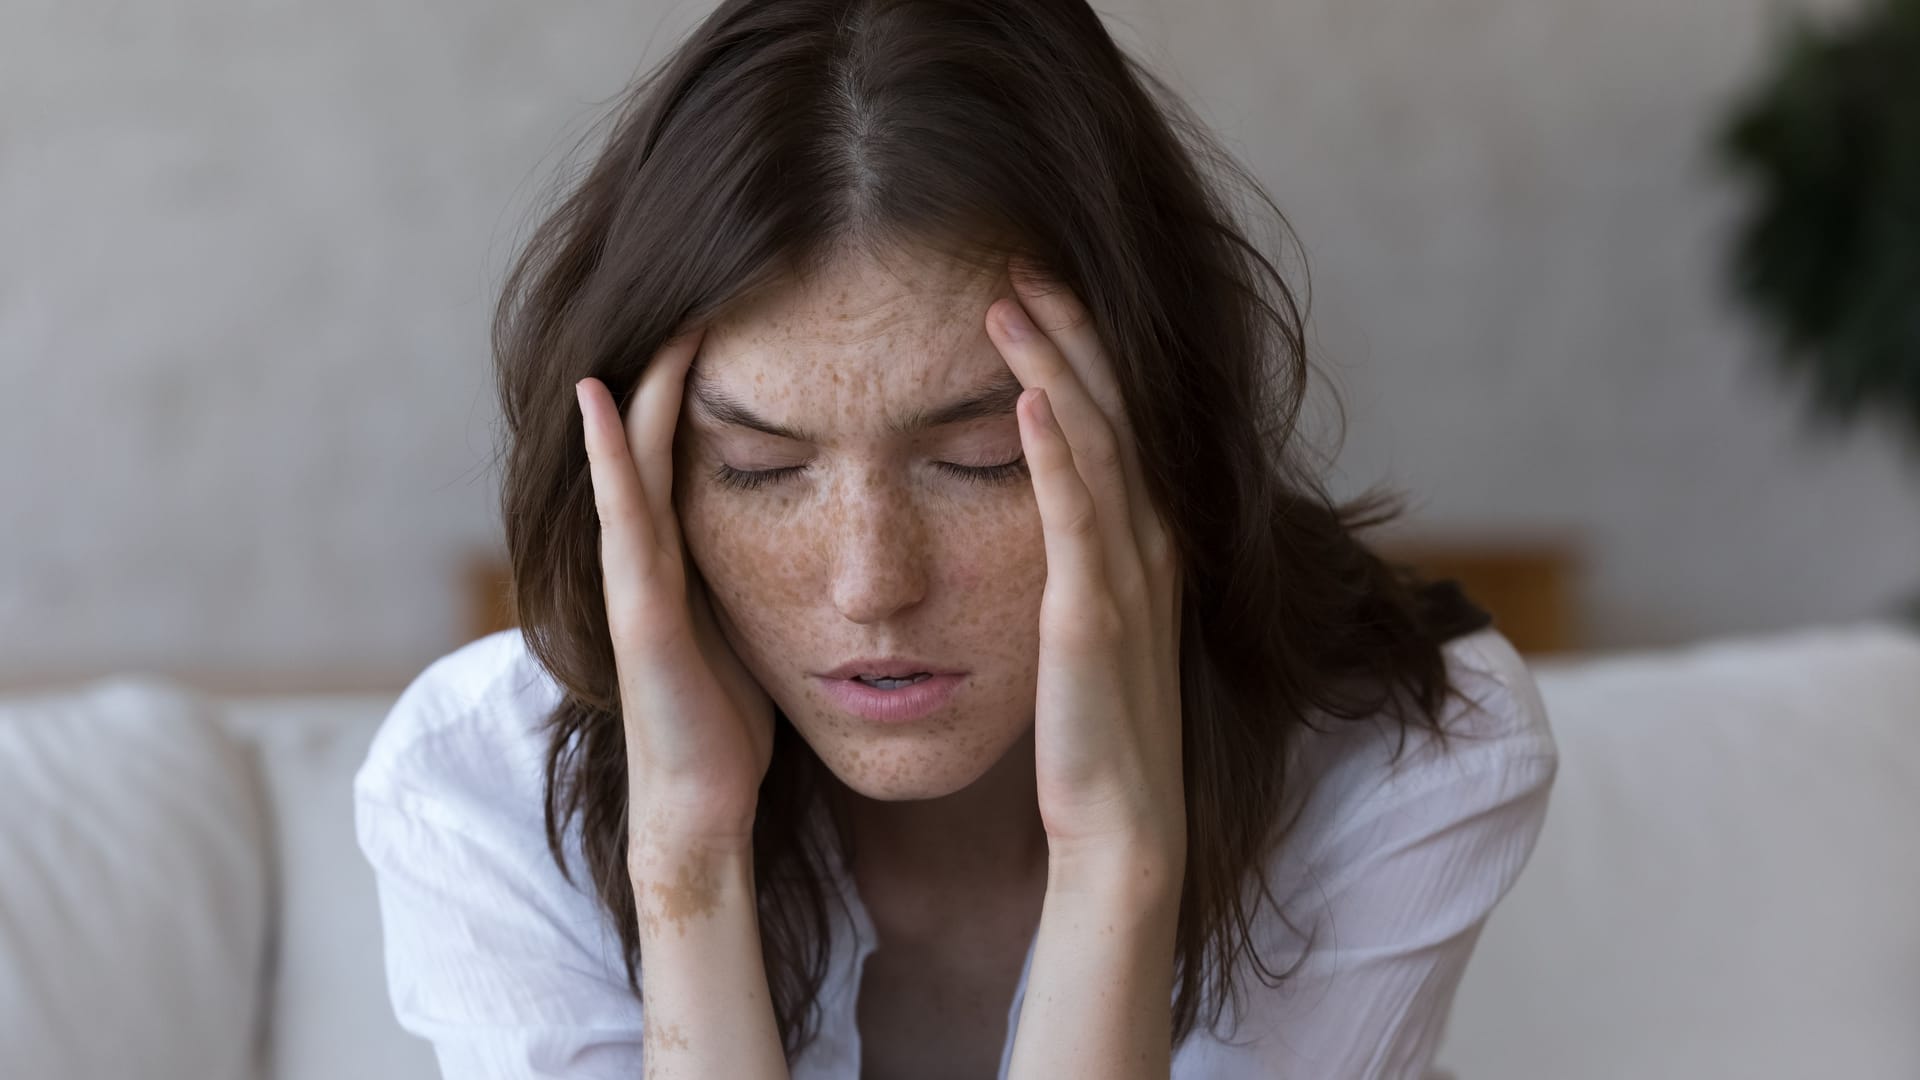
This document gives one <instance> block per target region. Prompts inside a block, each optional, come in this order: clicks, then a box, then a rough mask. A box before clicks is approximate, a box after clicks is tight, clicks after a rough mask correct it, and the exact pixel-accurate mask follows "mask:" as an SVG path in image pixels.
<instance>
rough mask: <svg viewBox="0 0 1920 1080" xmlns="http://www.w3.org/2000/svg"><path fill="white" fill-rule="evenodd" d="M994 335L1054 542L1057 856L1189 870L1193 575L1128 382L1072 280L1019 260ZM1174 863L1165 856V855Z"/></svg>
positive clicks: (1049, 602) (1043, 615) (994, 311)
mask: <svg viewBox="0 0 1920 1080" xmlns="http://www.w3.org/2000/svg"><path fill="white" fill-rule="evenodd" d="M1010 270H1011V275H1012V278H1013V283H1014V291H1015V293H1016V296H1017V298H1018V299H1017V300H1016V299H1014V298H1002V299H1000V300H998V301H996V302H995V303H993V304H992V305H990V306H989V307H988V309H987V331H988V335H989V337H991V338H992V340H993V342H994V344H995V345H996V346H997V347H998V348H999V350H1000V354H1001V355H1002V356H1003V357H1005V358H1006V361H1007V366H1008V367H1009V368H1011V369H1012V370H1013V373H1014V375H1015V376H1016V377H1017V378H1018V379H1019V380H1020V383H1021V385H1022V386H1025V387H1026V388H1027V392H1026V393H1025V394H1023V395H1021V398H1020V403H1019V407H1018V410H1017V411H1018V415H1019V421H1020V441H1021V445H1022V446H1023V448H1024V449H1025V451H1026V458H1027V465H1028V469H1029V472H1030V473H1031V476H1032V479H1033V490H1034V496H1035V498H1036V499H1037V500H1038V502H1039V506H1040V518H1041V525H1042V529H1043V531H1044V535H1045V538H1046V551H1047V584H1046V590H1045V592H1044V593H1043V595H1042V597H1041V601H1040V658H1039V668H1040V670H1039V685H1038V691H1037V694H1036V700H1035V706H1034V756H1035V759H1036V767H1037V771H1038V776H1037V779H1038V782H1039V801H1040V816H1041V820H1042V822H1043V823H1044V824H1045V826H1046V830H1047V840H1048V848H1049V852H1050V856H1051V858H1053V859H1054V860H1059V859H1061V858H1063V857H1066V858H1074V859H1081V858H1090V859H1095V860H1099V859H1106V858H1108V857H1109V856H1112V857H1117V858H1120V859H1124V860H1126V861H1128V862H1129V863H1132V864H1137V863H1138V861H1139V860H1140V859H1141V858H1143V857H1144V858H1147V859H1149V860H1152V862H1153V864H1157V865H1159V866H1160V867H1161V868H1163V869H1164V870H1165V871H1166V872H1167V873H1168V874H1174V875H1177V874H1179V873H1180V872H1181V871H1183V870H1184V868H1185V864H1186V799H1185V791H1184V782H1183V780H1182V776H1181V764H1180V758H1181V742H1180V673H1179V663H1180V576H1179V561H1178V559H1177V557H1176V552H1175V550H1174V546H1173V542H1172V537H1171V535H1170V533H1169V531H1168V530H1167V528H1166V526H1165V525H1164V523H1163V522H1162V521H1161V519H1160V516H1159V514H1158V513H1157V511H1156V510H1155V508H1154V505H1153V502H1152V500H1151V499H1150V498H1149V497H1148V494H1147V489H1146V485H1145V483H1144V481H1143V479H1142V473H1141V467H1140V459H1139V454H1138V452H1137V450H1136V448H1135V443H1134V438H1133V433H1132V430H1131V427H1130V425H1129V424H1128V423H1127V416H1126V409H1125V406H1124V404H1123V402H1122V400H1121V397H1120V389H1119V383H1118V381H1117V380H1116V379H1115V377H1114V374H1113V368H1112V366H1111V364H1110V363H1109V361H1108V358H1107V355H1106V352H1105V350H1104V349H1103V347H1102V346H1101V344H1100V339H1099V335H1098V333H1097V332H1096V330H1095V328H1094V325H1093V321H1092V320H1091V319H1090V318H1089V317H1088V313H1087V310H1086V308H1085V307H1084V306H1082V305H1081V303H1080V301H1079V300H1078V299H1077V298H1076V297H1075V296H1074V295H1073V294H1072V292H1071V291H1070V290H1069V289H1068V288H1067V287H1066V286H1065V285H1063V284H1061V283H1059V282H1058V281H1056V280H1053V279H1051V278H1050V277H1047V276H1044V275H1042V274H1039V273H1037V272H1036V271H1034V270H1031V269H1028V268H1025V267H1022V266H1020V265H1016V266H1014V267H1012V268H1010ZM1163 860H1164V861H1163Z"/></svg>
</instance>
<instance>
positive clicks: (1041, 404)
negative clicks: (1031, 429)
mask: <svg viewBox="0 0 1920 1080" xmlns="http://www.w3.org/2000/svg"><path fill="white" fill-rule="evenodd" d="M1033 396H1034V402H1033V412H1034V415H1035V416H1038V417H1039V418H1040V423H1042V424H1044V425H1045V426H1046V428H1047V430H1049V431H1059V430H1060V423H1059V421H1057V420H1055V419H1054V418H1053V403H1052V402H1050V401H1048V400H1047V392H1046V391H1045V390H1042V389H1040V388H1039V387H1037V386H1036V387H1034V388H1033Z"/></svg>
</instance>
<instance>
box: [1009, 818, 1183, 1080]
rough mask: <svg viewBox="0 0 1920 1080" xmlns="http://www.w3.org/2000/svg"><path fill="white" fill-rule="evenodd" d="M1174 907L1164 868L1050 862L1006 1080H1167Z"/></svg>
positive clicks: (1120, 861)
mask: <svg viewBox="0 0 1920 1080" xmlns="http://www.w3.org/2000/svg"><path fill="white" fill-rule="evenodd" d="M1179 905H1180V877H1179V873H1178V871H1172V870H1170V869H1169V863H1168V861H1167V860H1164V859H1156V858H1149V857H1145V856H1141V857H1133V858H1128V857H1114V858H1101V859H1098V860H1083V861H1076V860H1063V859H1060V858H1055V859H1054V860H1053V863H1052V864H1051V865H1050V866H1049V868H1048V874H1047V896H1046V901H1045V903H1044V904H1043V906H1042V908H1041V913H1040V926H1039V929H1038V931H1037V934H1036V938H1035V941H1034V949H1033V965H1032V968H1031V969H1030V970H1029V971H1028V974H1027V991H1026V1000H1025V1001H1024V1002H1023V1003H1022V1005H1021V1007H1020V1027H1019V1032H1018V1034H1017V1035H1016V1036H1015V1039H1014V1047H1013V1056H1012V1059H1011V1060H1010V1062H1009V1068H1008V1077H1009V1080H1040V1078H1046V1080H1055V1078H1065V1080H1074V1078H1079V1077H1099V1078H1101V1080H1133V1078H1145V1077H1152V1078H1154V1080H1166V1077H1167V1075H1168V1073H1169V1071H1170V1069H1171V1067H1172V1061H1171V1057H1172V1049H1171V1043H1172V1019H1171V1015H1172V1013H1171V1010H1172V997H1173V968H1174V936H1175V931H1176V929H1177V926H1178V917H1179Z"/></svg>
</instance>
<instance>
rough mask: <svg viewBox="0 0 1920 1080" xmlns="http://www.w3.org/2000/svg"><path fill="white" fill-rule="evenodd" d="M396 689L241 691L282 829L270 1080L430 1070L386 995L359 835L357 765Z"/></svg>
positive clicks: (418, 1075)
mask: <svg viewBox="0 0 1920 1080" xmlns="http://www.w3.org/2000/svg"><path fill="white" fill-rule="evenodd" d="M396 696H397V695H395V694H385V695H344V694H343V695H317V696H312V697H278V698H234V699H231V700H229V701H227V702H226V703H225V704H226V714H225V717H224V722H225V723H226V725H227V727H228V730H229V731H231V732H232V733H233V734H235V735H236V736H237V737H239V738H241V739H242V740H243V741H245V742H246V743H248V744H249V745H251V746H253V747H254V748H255V750H256V753H257V755H258V760H259V764H260V772H261V775H262V776H263V777H265V779H266V784H267V791H268V797H269V800H270V805H271V811H272V812H271V815H270V816H271V820H272V822H273V827H274V833H275V836H276V838H277V840H276V843H275V845H274V848H275V851H276V856H277V857H276V859H275V862H274V867H275V872H276V875H277V878H278V881H279V889H278V892H279V894H280V897H281V904H280V911H281V917H280V920H279V925H278V933H277V934H276V935H275V937H274V941H273V946H272V956H271V958H270V960H269V969H270V973H271V974H270V978H271V982H272V986H273V992H272V998H271V1002H272V1003H271V1016H272V1024H271V1028H272V1035H271V1043H270V1046H269V1048H268V1057H269V1060H270V1061H271V1063H272V1067H271V1070H270V1072H269V1073H268V1075H270V1076H271V1077H272V1078H273V1080H338V1078H339V1077H353V1078H354V1080H427V1078H432V1077H437V1076H438V1075H439V1070H438V1068H437V1066H436V1065H435V1063H434V1057H433V1048H432V1047H431V1046H429V1045H428V1044H427V1043H426V1042H425V1041H423V1040H421V1039H418V1038H415V1037H414V1036H413V1035H411V1034H409V1033H407V1031H406V1030H405V1029H403V1028H402V1027H400V1025H399V1023H398V1022H397V1021H396V1020H395V1019H394V1017H393V1007H392V1005H391V1004H390V1001H389V998H388V995H387V979H386V967H385V964H384V961H383V953H382V948H381V944H382V943H381V938H380V900H379V894H378V893H377V892H376V891H375V886H374V881H373V870H372V868H371V867H369V866H368V865H367V861H366V859H365V858H364V857H363V856H362V855H361V854H360V846H359V843H358V841H357V840H356V839H355V837H354V822H353V774H354V772H355V771H356V770H357V769H359V767H360V763H361V761H363V760H364V759H365V758H366V755H367V746H368V744H369V743H371V742H372V741H373V734H374V732H375V731H376V730H378V728H379V726H380V722H381V720H383V719H385V717H386V714H387V710H388V709H390V708H391V707H392V706H393V702H394V698H395V697H396Z"/></svg>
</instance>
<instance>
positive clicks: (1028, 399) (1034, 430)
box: [1014, 387, 1110, 610]
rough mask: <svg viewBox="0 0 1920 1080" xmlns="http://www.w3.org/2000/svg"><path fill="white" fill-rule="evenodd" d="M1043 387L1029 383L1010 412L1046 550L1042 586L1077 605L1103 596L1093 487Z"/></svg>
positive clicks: (1101, 548) (1102, 559) (1101, 547)
mask: <svg viewBox="0 0 1920 1080" xmlns="http://www.w3.org/2000/svg"><path fill="white" fill-rule="evenodd" d="M1050 404H1051V402H1050V399H1049V398H1048V396H1047V392H1046V391H1045V390H1044V389H1041V388H1039V387H1033V388H1029V389H1028V390H1027V391H1026V392H1024V393H1022V394H1021V395H1020V401H1019V403H1018V405H1017V406H1016V407H1015V410H1014V411H1015V412H1016V413H1017V414H1018V416H1019V419H1020V444H1021V447H1022V448H1023V449H1024V450H1025V452H1026V456H1027V471H1028V474H1029V475H1030V476H1031V477H1032V478H1033V494H1034V499H1035V501H1037V502H1038V503H1039V504H1040V526H1041V535H1042V536H1043V537H1044V539H1045V542H1046V550H1047V588H1048V590H1049V591H1052V590H1055V589H1064V590H1065V592H1066V595H1067V596H1068V597H1069V598H1071V599H1070V602H1072V603H1074V604H1075V605H1076V606H1079V607H1080V608H1081V610H1090V609H1088V608H1086V607H1084V606H1083V605H1084V604H1085V602H1086V601H1088V600H1092V599H1094V598H1096V597H1107V598H1109V599H1110V594H1109V593H1108V591H1107V589H1106V567H1105V565H1104V563H1105V560H1106V553H1105V545H1104V544H1103V542H1102V540H1101V536H1100V530H1101V525H1100V521H1099V515H1098V512H1097V510H1096V509H1095V506H1094V499H1093V492H1092V491H1090V490H1089V489H1088V488H1087V485H1086V482H1085V481H1084V480H1083V479H1082V478H1081V475H1080V469H1079V467H1078V466H1077V465H1076V464H1075V463H1074V459H1073V448H1072V447H1070V446H1069V445H1068V444H1067V437H1066V435H1065V434H1064V433H1063V432H1062V431H1061V429H1060V425H1059V420H1058V417H1057V416H1056V414H1055V413H1054V412H1053V411H1052V409H1051V408H1049V406H1050Z"/></svg>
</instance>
